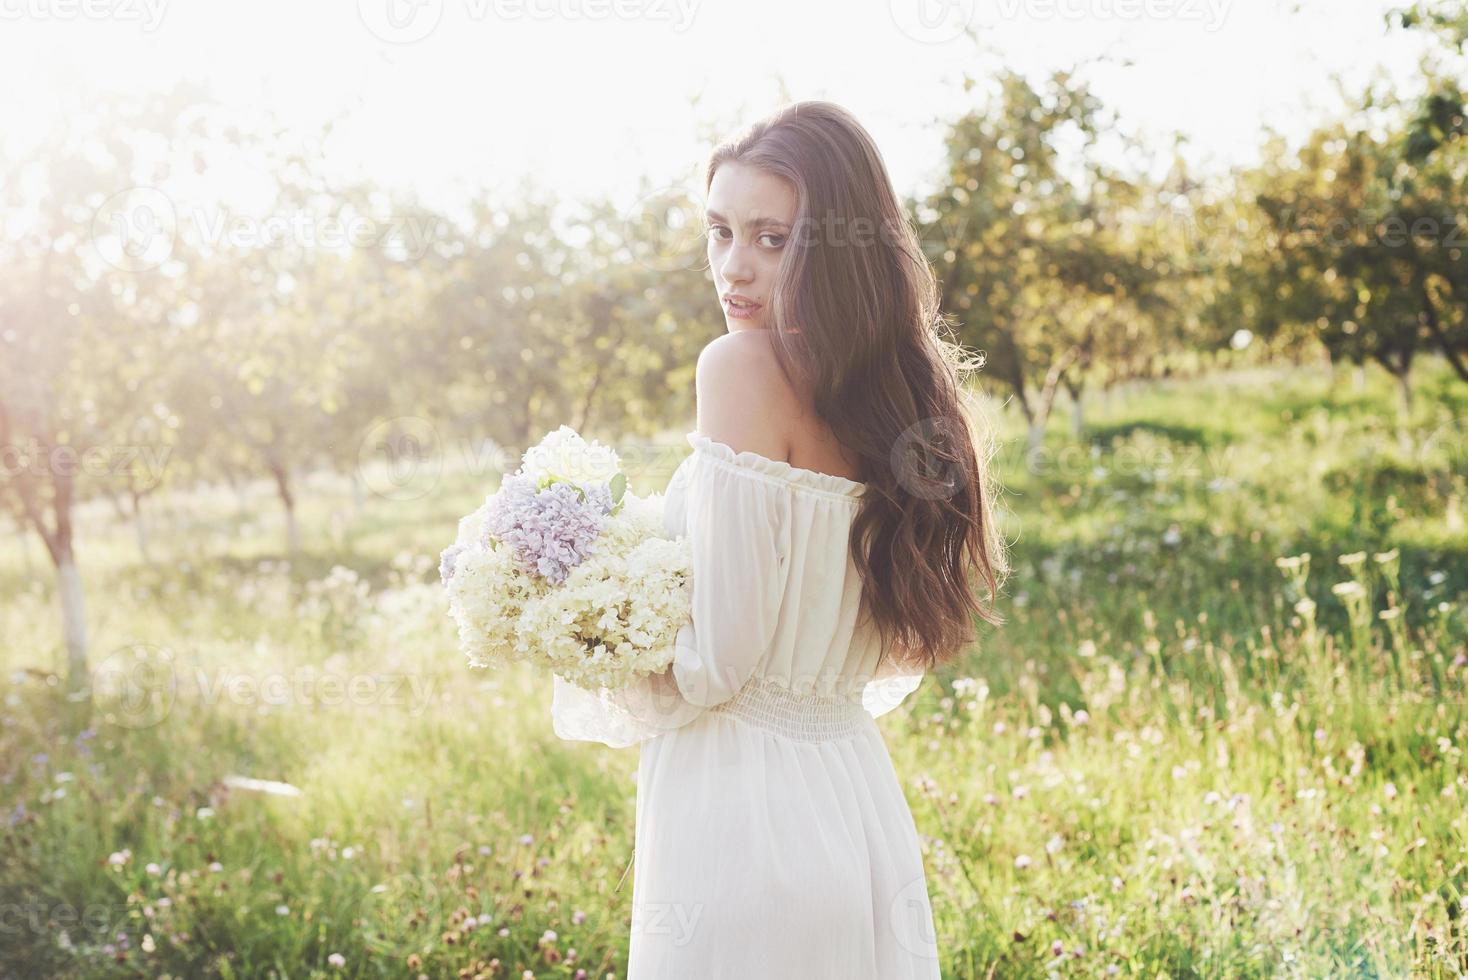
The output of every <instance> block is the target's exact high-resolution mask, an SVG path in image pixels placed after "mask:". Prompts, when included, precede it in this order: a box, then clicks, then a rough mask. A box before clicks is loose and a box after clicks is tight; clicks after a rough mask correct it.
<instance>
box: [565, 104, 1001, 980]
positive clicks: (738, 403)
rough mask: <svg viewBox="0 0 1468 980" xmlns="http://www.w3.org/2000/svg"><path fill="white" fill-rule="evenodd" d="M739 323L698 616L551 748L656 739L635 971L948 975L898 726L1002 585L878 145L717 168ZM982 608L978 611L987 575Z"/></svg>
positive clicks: (912, 242) (713, 422) (638, 890)
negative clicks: (669, 651) (668, 653)
mask: <svg viewBox="0 0 1468 980" xmlns="http://www.w3.org/2000/svg"><path fill="white" fill-rule="evenodd" d="M706 201H707V215H706V217H707V228H708V257H709V265H710V270H711V272H712V279H713V283H714V285H715V287H716V288H717V290H718V299H719V302H720V303H721V304H722V305H723V309H724V315H725V319H726V323H727V326H728V331H727V333H726V334H725V335H724V336H721V337H719V338H718V339H716V340H714V341H713V342H712V343H710V344H709V345H708V346H707V347H706V348H705V349H704V351H703V352H702V354H701V355H700V357H699V360H698V366H697V371H696V397H697V404H698V428H697V429H696V430H695V431H693V432H690V433H688V436H687V438H688V442H689V444H690V445H691V446H692V449H693V453H692V455H690V456H689V457H687V458H686V459H685V460H684V461H683V463H682V464H681V465H680V466H679V468H678V470H677V472H676V473H675V474H674V475H673V477H672V479H671V480H670V481H669V484H668V488H667V495H666V524H667V530H668V531H669V533H671V534H687V535H688V536H689V539H690V542H691V545H692V549H693V568H694V578H693V615H692V621H691V622H690V623H688V624H686V625H685V626H684V627H683V628H682V630H681V631H680V632H679V634H678V636H677V646H676V653H675V658H674V661H673V663H672V665H671V666H670V667H669V668H668V669H667V670H666V671H664V672H663V673H661V674H658V675H656V676H654V677H651V678H648V679H646V681H645V682H644V683H640V684H637V685H635V686H633V687H632V688H629V689H624V690H618V691H602V692H599V696H597V697H592V696H591V695H590V694H588V693H587V692H584V691H581V690H580V689H578V688H575V687H573V686H571V685H568V684H565V683H563V682H560V681H559V680H557V681H556V682H555V683H556V693H555V699H554V702H553V715H554V721H555V730H556V733H557V734H558V735H560V736H561V737H563V738H569V739H585V740H592V741H598V742H602V743H604V744H607V745H612V746H624V745H631V744H635V743H640V745H641V758H640V764H639V768H638V784H637V785H638V790H637V829H636V843H635V845H634V869H633V885H632V888H633V892H632V935H631V944H630V955H629V969H628V976H629V977H630V980H689V978H694V977H698V978H723V977H728V978H741V980H745V978H748V980H754V978H758V980H820V978H829V980H904V978H919V977H921V978H936V977H938V976H939V971H938V963H939V958H938V948H937V938H936V934H935V931H934V928H933V914H932V909H931V906H930V904H929V897H928V889H927V882H926V879H925V877H924V872H923V862H922V853H921V850H920V847H919V841H918V835H917V830H916V827H915V825H914V822H913V819H912V814H911V811H910V810H909V809H908V805H907V801H906V799H905V798H904V796H903V793H902V789H901V786H900V783H899V781H898V779H897V775H896V773H895V771H894V769H893V766H892V761H891V758H890V756H889V755H888V753H887V747H886V744H885V742H884V741H883V738H882V734H881V731H880V730H879V728H878V727H877V725H876V723H875V720H874V719H875V718H876V717H878V716H879V715H881V714H882V713H884V712H886V711H888V710H890V709H892V708H893V707H895V706H896V705H897V704H898V703H900V702H901V701H902V700H903V699H904V698H905V697H906V696H907V695H908V694H909V693H911V692H912V691H913V690H914V689H915V688H916V687H917V685H918V683H919V682H920V681H921V680H922V677H923V675H924V673H925V672H926V671H928V670H931V669H933V668H934V667H936V666H938V665H940V664H943V663H946V662H948V661H950V660H952V659H953V658H954V657H955V656H957V655H958V654H959V653H960V652H961V651H962V649H963V648H964V647H965V646H966V645H967V644H969V643H971V642H972V641H973V639H974V638H975V626H976V623H975V620H976V618H977V619H984V620H985V621H987V622H990V623H993V624H996V625H997V624H998V623H999V622H1000V621H1001V620H1000V619H999V617H998V616H997V615H996V614H995V613H994V612H993V610H992V605H991V604H992V601H993V599H994V598H995V595H996V593H997V590H998V587H999V580H1000V578H1001V577H1002V575H1003V574H1004V572H1005V571H1006V566H1005V563H1004V558H1003V547H1002V544H1003V543H1002V541H1001V540H1000V539H999V538H998V536H997V535H996V534H995V532H994V527H993V521H992V519H991V512H990V502H991V500H992V491H991V489H990V488H989V486H988V485H987V479H988V472H987V466H986V463H987V459H988V453H987V452H981V451H980V450H981V447H983V446H985V445H986V443H984V442H983V441H982V440H981V439H979V438H978V437H977V436H976V432H977V427H976V426H974V425H973V424H972V422H971V417H972V415H973V412H972V409H973V408H974V405H973V403H972V402H970V401H969V400H968V399H967V397H966V395H965V393H964V389H963V387H962V384H961V378H960V375H961V373H962V371H964V370H968V369H970V368H971V367H972V366H973V365H972V364H971V363H968V362H963V361H962V360H960V359H959V358H957V357H956V356H954V351H955V350H956V349H957V348H956V347H954V345H952V344H950V343H948V342H947V341H945V340H942V339H940V338H939V336H938V330H939V328H940V326H941V320H940V319H939V311H938V310H937V308H936V303H937V301H936V295H937V289H936V284H935V282H934V278H933V274H932V271H931V269H930V267H929V266H928V264H927V262H926V261H925V259H924V257H923V254H922V252H921V250H920V248H919V243H918V240H917V237H916V235H915V234H914V232H913V230H912V227H911V226H910V224H909V223H908V222H907V221H906V220H905V218H904V216H903V213H902V210H901V207H900V205H899V204H898V201H897V198H896V196H895V194H894V193H893V189H892V186H891V182H890V180H889V178H888V176H887V171H886V167H885V165H884V164H883V162H882V159H881V157H880V155H879V153H878V152H877V149H876V146H875V145H874V143H873V141H872V139H871V137H870V136H869V135H868V134H867V132H866V131H865V130H864V129H863V128H862V126H861V125H860V124H859V123H858V122H857V121H856V120H855V119H854V118H853V117H852V116H851V115H850V114H849V113H848V112H846V111H845V110H844V109H842V108H841V107H839V106H836V105H832V104H831V103H827V102H800V103H796V104H794V105H790V106H788V107H786V108H784V109H782V110H780V111H779V112H777V113H775V114H774V115H773V116H771V117H770V118H768V119H766V120H764V121H762V122H760V123H758V124H756V125H755V126H753V127H752V128H751V129H750V130H749V131H748V132H747V133H745V134H744V135H742V136H741V137H739V138H738V139H736V140H734V141H733V142H731V143H728V144H726V145H723V146H720V147H719V148H718V149H717V150H716V151H715V152H714V154H713V156H712V158H711V160H710V162H709V165H708V171H707V187H706ZM980 579H982V580H983V581H984V582H985V584H986V585H987V600H986V601H985V602H980V601H979V600H978V599H977V598H976V592H977V589H976V588H975V586H976V584H977V582H978V581H979V580H980Z"/></svg>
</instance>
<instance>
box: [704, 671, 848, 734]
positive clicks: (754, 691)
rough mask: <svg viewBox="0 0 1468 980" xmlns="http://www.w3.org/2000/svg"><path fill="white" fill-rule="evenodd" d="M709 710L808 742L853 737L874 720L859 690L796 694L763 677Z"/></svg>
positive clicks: (752, 680) (751, 681)
mask: <svg viewBox="0 0 1468 980" xmlns="http://www.w3.org/2000/svg"><path fill="white" fill-rule="evenodd" d="M709 711H710V712H715V713H722V714H727V715H731V716H733V717H735V718H738V719H740V720H741V721H745V722H748V723H749V724H752V725H755V726H757V727H759V728H763V729H764V730H765V731H768V732H773V733H775V734H777V735H783V736H785V737H786V738H794V739H799V740H801V741H805V742H826V741H830V740H831V739H837V738H850V737H851V736H853V735H856V734H859V733H860V732H861V731H862V730H863V729H864V728H866V727H868V725H869V724H870V723H871V720H872V716H871V714H870V713H869V712H868V711H867V709H866V708H865V707H863V706H862V703H861V696H860V694H854V695H850V696H843V695H839V694H797V693H795V692H794V691H792V690H791V689H790V688H788V687H786V686H785V685H783V684H781V683H779V682H778V681H773V680H769V679H767V678H763V677H755V678H752V679H751V680H750V681H749V682H748V683H746V684H745V685H744V687H743V688H741V689H740V691H739V693H738V694H736V695H734V696H733V697H732V698H730V699H729V700H728V701H725V702H724V703H722V704H718V705H715V706H714V707H712V708H710V709H709Z"/></svg>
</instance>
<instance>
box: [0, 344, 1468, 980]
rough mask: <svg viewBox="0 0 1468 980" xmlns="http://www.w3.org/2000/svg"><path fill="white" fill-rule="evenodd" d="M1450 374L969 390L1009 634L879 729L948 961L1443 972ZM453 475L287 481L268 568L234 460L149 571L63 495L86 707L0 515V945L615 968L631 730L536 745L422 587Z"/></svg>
mask: <svg viewBox="0 0 1468 980" xmlns="http://www.w3.org/2000/svg"><path fill="white" fill-rule="evenodd" d="M1465 389H1468V386H1463V385H1461V384H1460V383H1458V382H1456V381H1454V380H1453V379H1451V378H1450V377H1448V375H1447V373H1446V372H1442V371H1437V372H1435V373H1431V374H1424V376H1423V378H1422V380H1421V382H1420V387H1419V391H1418V397H1417V402H1416V406H1415V409H1414V416H1413V418H1412V419H1411V420H1410V422H1409V423H1408V424H1406V425H1405V426H1404V427H1401V428H1400V430H1399V427H1398V425H1397V420H1396V416H1395V402H1394V398H1395V393H1394V391H1393V390H1392V387H1391V385H1390V383H1389V379H1387V378H1385V377H1384V376H1381V375H1379V374H1377V373H1372V374H1370V375H1368V376H1367V383H1366V384H1365V385H1364V386H1363V387H1361V388H1359V389H1358V388H1357V386H1356V384H1355V381H1354V379H1353V377H1352V376H1351V375H1350V374H1349V373H1343V374H1342V376H1341V378H1340V379H1339V381H1338V383H1337V384H1336V386H1335V387H1334V389H1332V388H1330V387H1329V386H1328V384H1327V382H1326V380H1325V379H1324V378H1323V377H1322V376H1321V375H1320V373H1319V372H1318V371H1314V370H1304V369H1299V370H1264V371H1256V372H1252V373H1249V374H1241V375H1233V376H1227V377H1223V376H1220V377H1217V378H1212V379H1208V380H1204V381H1187V382H1167V383H1162V384H1157V385H1153V386H1150V387H1147V388H1143V389H1139V390H1135V391H1131V392H1128V393H1125V394H1118V395H1116V396H1114V397H1112V398H1110V399H1104V400H1098V401H1097V402H1096V403H1095V404H1090V405H1088V406H1087V411H1086V417H1087V429H1086V434H1085V437H1084V440H1083V441H1082V442H1080V443H1075V442H1073V441H1072V440H1071V438H1070V436H1069V434H1068V432H1069V427H1068V424H1067V420H1065V419H1064V418H1056V419H1055V420H1054V421H1053V422H1052V426H1051V431H1050V432H1049V434H1048V437H1047V441H1046V443H1045V450H1046V451H1045V454H1044V455H1043V456H1041V457H1039V458H1037V459H1032V460H1026V459H1025V457H1024V453H1023V450H1022V449H1021V448H1018V447H1021V446H1022V445H1023V438H1022V433H1021V431H1020V428H1019V426H1018V422H1017V420H1014V419H1008V420H1006V422H1005V424H1006V430H1005V442H1004V448H1003V451H1002V452H1001V453H1000V455H999V457H998V462H999V465H1000V474H999V475H1000V479H1001V480H1002V481H1003V483H1004V484H1005V485H1006V488H1007V493H1006V496H1005V498H1004V501H1003V504H1002V508H1003V510H1004V519H1005V524H1006V532H1007V535H1008V537H1009V538H1010V539H1011V540H1012V542H1013V563H1014V572H1013V574H1012V576H1011V578H1010V580H1009V581H1008V583H1007V585H1006V589H1005V595H1004V597H1003V601H1002V603H1001V606H1002V610H1001V611H1002V612H1003V613H1004V615H1005V616H1006V617H1007V618H1008V623H1007V624H1006V625H1005V626H1004V627H1003V628H1002V629H999V630H988V631H986V633H985V637H984V642H983V643H982V645H981V648H980V649H978V650H975V651H973V652H972V653H971V654H969V655H968V656H967V657H966V658H965V659H964V660H963V661H962V662H960V663H958V664H956V665H954V666H952V667H950V668H945V669H944V670H942V671H941V672H939V673H938V674H937V675H936V676H934V677H931V678H929V679H928V680H927V681H926V682H925V683H924V685H923V687H922V688H921V689H920V690H919V691H918V692H917V694H915V695H914V696H913V698H912V699H911V700H910V701H909V702H908V703H906V704H905V705H904V706H903V707H902V708H900V709H898V710H897V711H894V712H893V713H892V714H890V715H888V716H886V717H884V718H883V719H882V722H881V725H882V727H883V730H884V732H885V734H886V736H887V739H888V744H889V746H890V747H891V751H892V756H893V761H894V763H895V765H896V767H897V770H898V772H899V774H901V776H902V778H903V786H904V790H905V791H906V793H907V795H908V799H909V800H910V802H911V804H912V807H913V812H914V816H915V817H916V820H917V823H918V829H919V831H920V832H921V834H922V839H923V845H924V860H925V863H926V866H927V869H928V876H929V887H930V891H931V894H932V898H933V902H934V910H935V914H936V916H937V926H938V930H939V945H940V948H941V949H942V951H943V957H944V959H943V967H942V969H943V975H944V976H945V977H991V976H992V977H1030V976H1034V977H1045V976H1062V977H1105V976H1120V977H1145V978H1147V980H1152V978H1155V977H1158V976H1165V977H1275V976H1301V977H1317V976H1327V975H1328V976H1334V977H1398V976H1404V975H1420V976H1428V977H1456V976H1459V975H1461V974H1463V973H1464V972H1468V870H1465V862H1468V851H1465V841H1468V818H1465V815H1464V813H1465V810H1468V807H1465V802H1468V771H1465V769H1464V766H1463V755H1462V751H1463V746H1464V743H1465V740H1468V712H1465V694H1464V680H1465V672H1468V665H1465V651H1468V623H1465V621H1464V617H1463V604H1462V597H1463V594H1464V590H1465V587H1468V529H1465V527H1464V521H1463V519H1462V518H1461V517H1460V516H1458V515H1459V514H1460V512H1461V511H1462V510H1463V509H1464V508H1465V507H1468V502H1465V501H1468V487H1465V483H1464V475H1465V471H1464V466H1463V456H1462V455H1461V452H1462V449H1463V446H1464V441H1463V440H1462V439H1461V438H1455V439H1450V438H1446V437H1445V436H1444V435H1443V433H1447V434H1448V435H1461V434H1462V433H1460V432H1459V430H1458V429H1457V428H1455V427H1454V426H1453V422H1454V420H1455V419H1460V418H1468V390H1465ZM1445 427H1446V428H1445ZM1465 431H1468V430H1465ZM1435 434H1436V435H1435ZM674 443H676V438H674V439H670V444H674ZM682 451H683V450H682V447H681V446H680V445H676V444H674V445H673V448H672V449H671V450H670V451H669V452H668V453H665V454H659V455H658V456H657V459H656V465H649V466H647V467H645V468H643V469H641V470H639V471H638V472H636V473H634V474H633V476H634V479H633V485H634V488H635V489H638V490H640V491H644V492H645V491H647V490H652V489H660V488H661V486H662V483H663V481H664V480H666V477H667V475H668V473H669V472H670V471H671V468H672V464H673V463H675V462H676V460H677V459H678V458H679V455H680V454H681V452H682ZM486 489H487V488H485V487H483V486H481V485H476V483H475V481H474V480H473V479H471V478H470V477H468V476H467V475H465V474H462V473H458V474H456V473H452V472H450V473H447V474H445V477H444V480H443V482H442V483H441V484H439V485H437V486H434V487H432V488H431V489H425V490H424V492H423V493H422V494H421V495H419V496H415V497H412V499H408V500H402V501H395V500H392V499H387V498H386V497H383V496H375V495H371V494H369V495H367V496H366V497H365V498H363V500H362V503H361V505H360V506H358V504H357V503H356V502H355V501H354V499H353V495H352V493H351V491H350V487H349V485H348V484H346V483H345V482H344V481H341V480H333V479H329V478H325V477H322V478H319V479H316V480H313V481H312V482H311V484H310V486H309V487H307V488H306V489H304V490H303V492H302V493H301V498H302V501H301V514H300V523H301V527H302V530H303V534H304V537H305V549H304V552H303V554H301V555H299V556H297V557H296V558H294V559H293V560H290V561H289V562H287V561H286V560H285V558H284V556H283V554H282V553H281V550H280V549H281V544H282V541H283V525H282V523H281V519H280V515H279V513H278V508H277V507H276V505H275V503H274V500H273V498H272V496H271V495H270V494H269V492H268V490H267V489H266V488H264V487H263V486H262V487H260V488H255V489H253V490H252V491H251V492H250V493H249V494H248V495H247V496H246V497H245V498H244V499H242V500H236V499H235V498H234V497H233V496H232V495H231V494H229V493H227V492H226V493H223V494H213V493H199V494H194V495H189V496H183V497H179V498H177V499H169V500H163V501H158V502H156V504H157V507H156V508H155V511H154V514H153V521H154V527H153V534H152V538H151V542H150V546H151V551H152V553H153V558H154V561H153V562H152V563H151V564H149V563H144V562H142V561H141V560H140V558H139V555H138V549H137V544H136V540H135V536H134V534H133V531H132V529H131V528H129V527H127V526H124V525H120V524H118V523H117V522H116V521H115V519H114V518H113V517H112V516H111V515H110V513H109V512H108V511H107V510H106V509H100V508H98V509H92V508H88V509H87V510H86V511H85V512H84V513H83V514H82V517H81V524H80V534H79V537H80V540H79V550H80V553H81V555H82V569H83V574H84V578H85V581H86V585H87V601H88V620H89V628H90V630H91V641H92V657H93V661H94V664H95V666H96V668H97V671H98V676H99V677H102V678H110V679H113V680H115V679H117V678H129V679H131V681H132V685H131V686H130V687H129V686H123V687H121V688H117V689H116V690H115V691H114V692H113V693H110V694H104V695H103V696H100V697H99V699H98V703H97V705H96V706H95V708H94V710H93V711H92V713H91V714H90V715H87V714H86V709H85V706H82V705H76V704H72V703H68V701H67V700H66V698H65V696H64V687H65V685H64V683H63V682H62V679H61V678H60V677H58V676H57V675H56V673H55V671H56V670H57V669H58V667H59V665H60V664H61V663H62V662H63V657H62V652H61V649H60V643H59V639H58V623H57V620H58V614H57V612H56V598H55V596H54V594H53V592H52V588H51V584H50V577H49V569H48V567H47V566H46V565H45V564H44V563H43V558H42V552H41V549H40V548H39V547H38V545H37V543H34V542H33V543H32V545H31V546H30V548H29V558H27V557H26V553H25V552H23V550H22V548H21V547H20V545H19V542H18V541H17V540H16V539H15V538H14V537H13V536H12V537H10V538H7V539H4V540H3V541H0V595H6V596H8V597H9V598H7V599H6V600H5V601H4V603H3V604H0V668H3V670H4V678H5V685H6V686H5V692H4V698H5V712H4V722H3V725H0V976H5V975H9V974H10V973H13V974H14V975H16V976H23V977H32V976H83V977H111V976H117V977H125V976H149V977H152V976H162V975H172V976H176V977H193V976H220V977H243V976H276V977H292V978H294V977H310V976H337V975H340V976H351V977H377V976H417V975H420V974H422V975H426V976H430V977H438V976H454V975H462V976H507V977H519V976H521V974H522V972H523V971H526V970H529V971H531V972H533V974H534V975H535V976H536V977H573V976H574V975H576V972H577V970H578V969H584V970H585V971H586V975H588V976H591V977H598V978H599V977H603V976H605V975H607V974H608V973H611V974H615V975H618V976H620V975H622V972H623V969H624V965H625V956H626V933H627V929H628V917H629V915H630V909H629V899H630V895H631V876H630V873H628V874H625V875H624V872H625V871H626V869H627V866H628V862H629V860H630V858H631V844H632V829H633V828H632V823H633V805H634V799H635V796H634V794H635V786H634V784H633V782H632V776H633V773H634V772H635V767H636V751H635V750H620V751H619V750H612V749H606V748H602V747H599V746H593V745H588V744H585V743H565V742H561V741H560V740H558V739H556V738H555V737H554V735H553V734H552V732H551V730H550V717H549V700H550V692H549V688H548V685H547V684H546V683H545V682H544V681H543V680H541V679H538V678H535V677H532V676H528V675H525V674H521V673H513V672H511V673H502V674H501V673H484V672H475V671H470V670H468V669H467V668H465V667H464V666H463V665H462V660H461V658H460V657H459V655H458V654H457V653H456V651H455V647H454V637H453V631H452V627H451V624H450V622H449V621H448V620H447V619H446V618H444V616H443V612H442V607H441V605H440V597H439V589H438V586H437V582H436V570H435V561H436V555H437V552H438V550H439V549H440V548H441V547H442V546H443V545H444V544H446V543H447V542H448V541H449V540H450V539H451V538H452V536H453V532H454V522H455V519H456V517H457V516H458V515H459V514H462V513H464V512H466V511H467V510H469V509H470V508H471V507H472V506H473V505H474V504H475V503H476V502H477V501H478V500H479V499H480V498H482V495H483V493H484V492H485V490H486ZM1303 553H1308V554H1309V556H1310V557H1309V560H1308V563H1306V562H1304V561H1301V562H1298V563H1296V564H1295V566H1294V567H1292V566H1291V565H1290V564H1289V563H1286V564H1285V566H1284V567H1281V565H1280V564H1279V563H1278V562H1277V559H1279V558H1281V557H1286V556H1298V555H1302V554H1303ZM1353 555H1355V556H1356V557H1351V556H1353ZM1343 556H1346V557H1347V563H1345V564H1342V563H1341V562H1340V558H1341V557H1343ZM338 566H341V568H342V569H351V570H352V571H350V572H346V571H344V570H339V571H336V572H335V573H333V569H335V568H337V567H338ZM1343 583H1352V584H1349V585H1344V584H1343ZM1338 587H1339V588H1338ZM1383 610H1395V612H1389V613H1388V617H1387V618H1382V617H1381V615H1380V614H1381V612H1382V611H1383ZM333 682H335V684H336V686H332V685H333ZM353 685H355V687H354V686H353ZM140 693H141V694H145V695H147V696H146V697H143V698H141V699H139V698H134V699H132V700H129V699H128V698H127V697H126V696H125V695H128V694H132V695H138V694H140ZM231 775H242V776H249V777H255V778H260V779H270V780H279V781H284V782H286V783H289V784H290V785H292V786H295V787H298V788H299V789H300V790H301V793H300V795H299V796H280V795H272V794H268V793H262V792H257V791H252V790H248V789H242V788H230V787H229V786H228V785H226V782H225V777H227V776H231ZM471 917H472V919H473V922H472V924H471V923H470V921H469V919H470V918H471ZM120 937H125V940H124V939H123V938H120ZM813 941H819V940H818V939H816V940H813ZM573 950H574V951H575V952H574V954H573V953H572V951H573ZM333 954H337V955H339V956H340V957H342V958H343V960H344V963H343V965H341V966H340V967H338V966H334V965H333V964H332V962H331V960H330V957H332V955H333ZM495 961H498V963H497V966H496V964H495Z"/></svg>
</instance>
